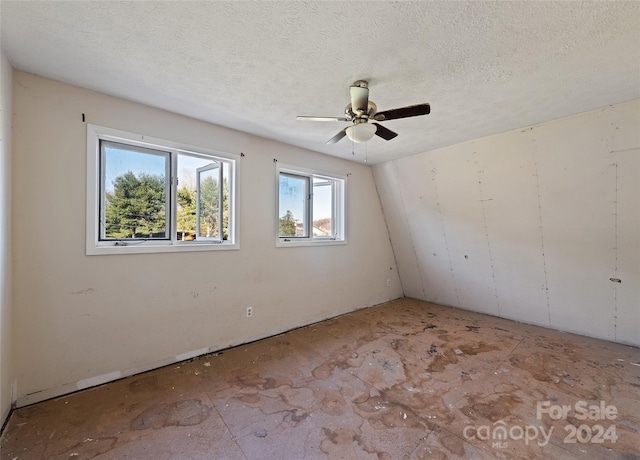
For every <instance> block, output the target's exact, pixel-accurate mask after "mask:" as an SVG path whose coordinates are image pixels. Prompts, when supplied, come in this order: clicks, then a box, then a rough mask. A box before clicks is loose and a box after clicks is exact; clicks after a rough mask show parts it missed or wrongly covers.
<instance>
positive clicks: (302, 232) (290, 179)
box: [276, 163, 346, 246]
mask: <svg viewBox="0 0 640 460" xmlns="http://www.w3.org/2000/svg"><path fill="white" fill-rule="evenodd" d="M277 180H278V183H277V189H278V199H277V203H278V205H277V208H278V209H277V223H278V227H277V235H278V236H277V240H276V245H277V246H301V245H309V244H332V243H333V244H336V243H344V242H345V241H346V238H345V188H346V177H345V176H340V175H336V174H330V173H324V172H319V171H313V170H308V169H303V168H297V167H294V166H288V165H280V164H279V163H278V167H277Z"/></svg>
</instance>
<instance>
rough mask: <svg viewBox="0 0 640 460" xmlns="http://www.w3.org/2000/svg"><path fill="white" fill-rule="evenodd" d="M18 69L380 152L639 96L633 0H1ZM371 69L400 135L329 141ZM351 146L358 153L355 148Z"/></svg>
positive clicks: (298, 138) (381, 156) (639, 46)
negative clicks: (424, 110) (427, 106)
mask: <svg viewBox="0 0 640 460" xmlns="http://www.w3.org/2000/svg"><path fill="white" fill-rule="evenodd" d="M0 7H1V18H2V23H1V26H2V47H3V48H4V49H5V50H6V54H7V56H8V57H9V60H10V61H11V63H12V64H13V65H14V66H15V67H16V68H18V69H20V70H24V71H27V72H31V73H35V74H38V75H42V76H45V77H49V78H52V79H56V80H61V81H64V82H67V83H72V84H76V85H79V86H82V87H86V88H90V89H93V90H97V91H101V92H104V93H107V94H111V95H115V96H120V97H123V98H126V99H130V100H133V101H136V102H141V103H144V104H148V105H151V106H155V107H159V108H162V109H166V110H170V111H173V112H177V113H180V114H184V115H188V116H191V117H195V118H198V119H202V120H205V121H209V122H212V123H216V124H219V125H222V126H226V127H231V128H235V129H238V130H240V131H245V132H249V133H253V134H256V135H259V136H262V137H266V138H270V139H275V140H278V141H281V142H284V143H289V144H293V145H296V146H300V147H304V148H307V149H310V150H315V151H318V152H323V153H327V154H330V155H336V156H339V157H344V158H351V159H355V160H356V161H364V160H365V157H366V158H367V159H368V161H369V162H370V163H378V162H382V161H386V160H391V159H394V158H399V157H402V156H407V155H412V154H416V153H420V152H425V151H429V150H432V149H435V148H438V147H443V146H448V145H452V144H456V143H459V142H462V141H466V140H470V139H475V138H480V137H483V136H487V135H490V134H494V133H499V132H505V131H508V130H510V129H514V128H518V127H523V126H528V125H532V124H536V123H539V122H543V121H548V120H551V119H555V118H560V117H563V116H567V115H570V114H575V113H580V112H583V111H587V110H591V109H595V108H598V107H602V106H605V105H609V104H614V103H618V102H622V101H627V100H631V99H634V98H638V97H640V51H639V50H640V26H639V20H638V18H639V17H640V3H639V2H624V1H617V2H544V3H542V2H515V1H514V2H399V3H396V2H360V1H358V2H350V1H349V2H347V1H343V2H318V1H313V2H310V1H296V2H160V1H156V2H102V1H91V2H22V1H20V2H14V1H2V2H1V6H0ZM358 79H368V80H369V82H370V88H371V99H372V100H373V101H374V102H376V104H377V105H378V108H379V109H390V108H395V107H400V106H404V105H409V104H415V103H421V102H430V103H431V105H432V113H431V115H428V116H423V117H417V118H413V119H402V120H392V121H388V122H386V123H385V126H386V127H388V128H390V129H392V130H394V131H396V132H398V133H399V136H398V137H397V138H396V139H393V140H392V141H388V142H387V141H384V140H382V139H380V138H374V139H373V140H372V141H370V142H369V143H367V144H366V145H362V144H356V145H353V144H352V143H351V142H349V141H348V140H346V139H345V140H343V141H341V142H340V143H338V144H336V145H326V144H325V142H326V140H328V139H329V138H331V137H332V136H333V135H334V134H335V133H336V132H338V131H339V130H340V129H342V128H344V127H345V124H343V123H340V122H332V123H320V122H317V123H313V122H303V121H296V119H295V117H296V115H322V116H341V115H342V114H343V111H344V108H345V106H346V105H347V103H348V101H349V96H348V95H349V93H348V87H349V85H350V84H351V83H353V82H354V81H355V80H358ZM352 154H354V155H353V156H352Z"/></svg>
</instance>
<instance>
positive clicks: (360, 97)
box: [296, 80, 431, 144]
mask: <svg viewBox="0 0 640 460" xmlns="http://www.w3.org/2000/svg"><path fill="white" fill-rule="evenodd" d="M349 94H350V95H351V103H350V104H349V105H347V107H345V109H344V117H308V116H299V117H297V118H296V119H297V120H308V121H350V122H353V124H352V125H351V126H348V127H346V128H345V129H343V130H342V131H340V132H339V133H338V134H336V135H335V136H333V137H332V138H331V139H329V140H328V141H327V144H335V143H336V142H338V141H340V140H341V139H342V138H343V137H345V136H347V137H348V138H349V139H351V140H352V141H353V142H367V141H368V140H369V139H371V138H372V137H373V136H374V135H376V136H379V137H381V138H383V139H384V140H386V141H390V140H391V139H393V138H394V137H396V136H397V135H398V134H397V133H394V132H393V131H391V130H390V129H387V128H385V127H384V126H382V125H380V124H378V123H376V122H377V121H385V120H395V119H397V118H409V117H417V116H420V115H428V114H429V112H431V106H430V105H429V104H416V105H409V106H407V107H401V108H399V109H391V110H384V111H382V112H378V111H377V110H378V108H377V106H376V104H375V103H374V102H372V101H370V100H369V83H368V82H367V81H365V80H358V81H356V82H354V83H353V85H351V86H350V87H349Z"/></svg>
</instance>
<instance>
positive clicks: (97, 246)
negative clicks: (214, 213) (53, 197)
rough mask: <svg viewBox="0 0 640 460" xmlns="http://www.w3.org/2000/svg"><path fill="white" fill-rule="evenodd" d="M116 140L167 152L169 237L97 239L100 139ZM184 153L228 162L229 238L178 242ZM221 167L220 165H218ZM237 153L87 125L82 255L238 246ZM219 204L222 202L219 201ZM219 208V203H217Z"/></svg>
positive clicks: (228, 248) (219, 248) (238, 160)
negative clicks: (180, 162)
mask: <svg viewBox="0 0 640 460" xmlns="http://www.w3.org/2000/svg"><path fill="white" fill-rule="evenodd" d="M101 140H106V141H112V142H119V143H121V144H127V145H131V146H134V147H142V148H148V149H153V150H160V151H163V152H169V155H170V157H171V158H170V162H169V163H170V166H169V168H170V170H171V178H170V189H171V192H170V200H169V203H167V206H168V207H170V209H171V210H170V215H171V216H174V217H171V220H170V222H169V225H168V229H169V238H168V239H163V240H156V241H153V240H146V241H144V240H143V241H137V240H133V241H126V240H109V241H105V240H102V239H101V238H100V231H101V228H100V223H99V219H100V212H101V206H100V201H101V196H100V193H101V188H102V186H104V184H101V182H102V181H103V180H104V179H103V177H102V174H101V169H102V168H101V165H100V157H101V155H100V141H101ZM179 154H187V155H194V156H200V157H207V158H211V159H212V160H213V161H217V162H221V163H226V164H228V165H229V177H228V182H229V239H228V240H224V241H220V240H215V241H211V240H206V239H205V240H204V241H202V240H200V241H188V242H186V241H180V240H178V237H177V220H176V218H175V216H176V215H177V198H176V193H177V177H178V174H177V161H176V158H177V155H179ZM221 169H222V165H221ZM239 172H240V155H235V154H231V153H224V152H219V151H215V150H212V149H208V148H203V147H195V146H191V145H187V144H182V143H179V142H173V141H169V140H166V139H158V138H154V137H149V136H144V135H141V134H135V133H131V132H127V131H121V130H117V129H112V128H107V127H104V126H98V125H92V124H87V201H86V254H87V255H106V254H140V253H158V252H189V251H219V250H230V249H239V248H240V240H239V235H240V233H239V228H238V227H239V226H238V216H239V212H238V211H239V209H238V196H237V195H238V190H239V177H240V174H239ZM221 204H222V202H221ZM220 207H222V206H220Z"/></svg>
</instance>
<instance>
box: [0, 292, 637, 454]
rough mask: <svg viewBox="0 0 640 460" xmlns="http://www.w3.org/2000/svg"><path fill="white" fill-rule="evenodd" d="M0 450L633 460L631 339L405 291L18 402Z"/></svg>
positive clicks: (634, 381) (634, 379)
mask: <svg viewBox="0 0 640 460" xmlns="http://www.w3.org/2000/svg"><path fill="white" fill-rule="evenodd" d="M563 406H565V407H564V409H563ZM610 406H612V407H610ZM603 407H604V410H603ZM614 412H615V414H614ZM583 415H588V416H590V418H589V417H586V418H584V417H583ZM583 418H584V419H583ZM0 449H1V455H0V458H1V459H10V460H14V459H16V460H25V459H45V458H46V459H78V460H79V459H90V458H99V459H154V460H160V459H303V458H345V459H378V460H380V459H400V458H414V459H422V458H443V459H444V458H480V459H482V458H488V459H491V458H522V459H530V458H558V459H565V458H588V459H593V458H603V459H604V458H606V459H616V458H617V459H631V458H640V349H638V348H633V347H628V346H623V345H618V344H614V343H610V342H605V341H600V340H595V339H589V338H585V337H580V336H576V335H571V334H565V333H560V332H555V331H551V330H547V329H543V328H539V327H534V326H529V325H525V324H519V323H515V322H512V321H508V320H503V319H498V318H494V317H490V316H485V315H480V314H475V313H470V312H466V311H462V310H457V309H452V308H446V307H441V306H437V305H433V304H428V303H425V302H419V301H415V300H411V299H400V300H396V301H393V302H390V303H388V304H384V305H381V306H378V307H375V308H371V309H367V310H361V311H358V312H355V313H352V314H348V315H345V316H342V317H340V318H336V319H333V320H329V321H325V322H323V323H320V324H316V325H313V326H309V327H306V328H303V329H299V330H296V331H293V332H290V333H287V334H283V335H280V336H277V337H273V338H270V339H266V340H261V341H259V342H256V343H253V344H250V345H247V346H241V347H238V348H235V349H232V350H228V351H225V352H224V353H219V354H216V355H208V356H204V357H201V358H197V359H194V360H192V361H190V362H184V363H179V364H176V365H173V366H169V367H165V368H163V369H159V370H156V371H152V372H148V373H145V374H143V375H139V376H135V377H131V378H127V379H124V380H121V381H118V382H114V383H110V384H107V385H103V386H101V387H98V388H94V389H90V390H86V391H83V392H80V393H76V394H74V395H71V396H66V397H61V398H58V399H56V400H51V401H46V402H43V403H39V404H36V405H33V406H30V407H25V408H22V409H19V410H17V411H15V412H14V413H13V414H12V416H11V418H10V420H9V423H8V426H7V428H6V429H5V432H4V433H3V435H2V438H1V441H0Z"/></svg>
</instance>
